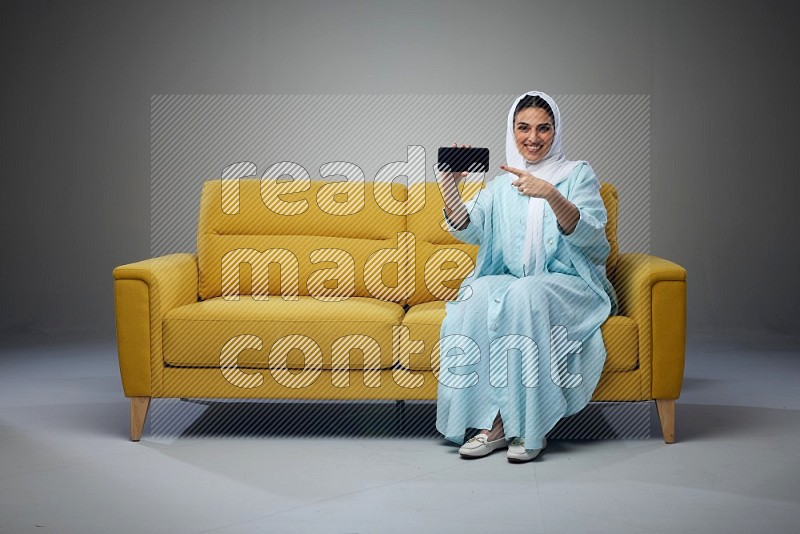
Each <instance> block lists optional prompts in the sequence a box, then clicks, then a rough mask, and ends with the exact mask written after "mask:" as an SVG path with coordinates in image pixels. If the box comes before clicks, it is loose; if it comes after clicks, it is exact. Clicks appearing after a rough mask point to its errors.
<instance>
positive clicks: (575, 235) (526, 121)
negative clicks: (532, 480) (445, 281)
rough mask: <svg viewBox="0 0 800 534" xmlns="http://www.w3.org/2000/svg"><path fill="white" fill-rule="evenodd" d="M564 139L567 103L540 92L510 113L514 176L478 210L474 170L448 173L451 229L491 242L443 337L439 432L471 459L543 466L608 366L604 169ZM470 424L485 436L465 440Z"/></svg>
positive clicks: (486, 192) (481, 196) (496, 183)
mask: <svg viewBox="0 0 800 534" xmlns="http://www.w3.org/2000/svg"><path fill="white" fill-rule="evenodd" d="M561 134H562V131H561V117H560V114H559V110H558V106H557V105H556V103H555V102H554V101H553V99H552V98H550V97H549V96H548V95H546V94H544V93H541V92H539V91H531V92H528V93H526V94H524V95H521V96H520V97H518V98H517V99H516V101H515V102H514V104H513V105H512V106H511V109H510V110H509V114H508V122H507V133H506V162H507V165H501V169H503V170H505V171H507V172H506V173H504V174H502V175H500V176H498V177H497V178H495V179H494V180H493V181H492V182H491V183H489V184H488V185H487V186H486V187H485V188H484V189H482V190H481V191H480V193H478V194H477V196H476V198H474V199H473V200H470V201H469V202H468V203H467V204H464V202H462V200H461V198H460V195H459V193H458V189H457V184H458V181H459V180H460V179H461V178H463V177H464V176H465V175H466V173H446V172H442V171H441V170H440V172H439V174H438V179H439V181H440V185H441V188H442V191H443V193H444V198H445V208H444V210H443V211H444V214H445V222H446V225H447V227H448V230H449V231H450V233H451V234H452V235H453V236H455V237H456V238H457V239H459V240H460V241H463V242H466V243H471V244H477V245H479V249H478V256H477V261H476V266H475V270H474V271H473V273H472V274H471V275H470V276H469V277H467V278H466V279H465V280H464V281H463V283H462V284H461V288H460V290H459V297H458V300H456V301H452V302H448V303H447V305H446V310H447V315H446V317H445V319H444V322H443V323H442V328H441V336H440V355H441V372H440V376H439V384H438V400H437V414H436V428H437V430H438V431H439V432H441V433H442V434H443V435H444V436H445V438H447V439H448V440H450V441H453V442H455V443H457V444H459V445H462V444H463V445H462V446H461V448H460V449H459V453H460V454H461V455H462V457H465V458H475V457H481V456H486V455H488V454H489V453H491V452H493V451H494V450H497V449H500V448H505V447H508V451H507V457H508V459H509V461H512V462H524V461H528V460H532V459H534V458H535V457H536V456H537V455H538V454H539V452H540V451H541V450H542V449H544V447H545V446H546V445H547V441H546V439H545V435H546V434H547V432H548V431H550V430H551V429H552V428H553V427H554V426H555V424H556V423H557V422H558V421H559V420H560V419H561V418H562V417H566V416H569V415H572V414H574V413H576V412H578V411H580V410H582V409H583V408H584V407H585V406H586V405H587V404H588V402H589V400H590V399H591V396H592V393H593V391H594V389H595V387H596V386H597V382H598V380H599V378H600V373H601V371H602V369H603V364H604V363H605V358H606V351H605V346H604V345H603V337H602V334H601V332H600V326H601V325H602V324H603V323H604V322H605V320H606V319H607V318H608V316H609V315H610V314H615V313H616V311H617V302H616V295H615V293H614V289H613V288H612V286H611V284H610V283H609V282H608V279H607V278H606V275H605V262H606V259H607V257H608V253H609V250H610V247H609V244H608V241H607V239H606V235H605V224H606V211H605V206H604V205H603V201H602V198H601V197H600V184H599V182H598V180H597V178H596V176H595V174H594V171H593V170H592V168H591V166H590V165H589V164H588V163H587V162H586V161H569V160H567V159H566V158H565V157H564V154H563V152H562V149H561ZM456 146H457V145H456ZM462 146H469V145H462ZM468 428H473V429H481V431H480V433H479V434H477V435H476V436H474V437H473V438H472V439H470V440H469V441H467V442H466V443H465V442H464V437H465V434H466V429H468ZM511 438H513V439H511Z"/></svg>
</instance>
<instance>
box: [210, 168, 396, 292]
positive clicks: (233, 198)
mask: <svg viewBox="0 0 800 534" xmlns="http://www.w3.org/2000/svg"><path fill="white" fill-rule="evenodd" d="M223 184H225V185H224V188H223ZM294 185H295V186H301V187H307V189H306V190H305V191H298V192H294V193H282V192H281V190H282V188H288V187H291V186H292V183H286V182H279V181H278V180H277V179H265V180H263V181H262V180H257V179H252V178H248V179H241V180H225V181H223V180H211V181H208V182H206V183H205V184H204V185H203V191H202V195H201V201H200V214H199V222H198V234H197V254H198V269H199V280H200V287H199V294H200V298H201V299H202V300H206V299H209V298H214V297H219V296H222V295H223V293H222V280H221V266H222V262H223V258H224V257H225V256H226V254H228V253H230V252H234V251H236V250H237V249H254V250H257V251H262V252H263V251H264V250H266V249H267V248H273V249H284V250H286V251H287V252H289V253H292V254H294V255H295V256H296V257H297V259H298V261H299V263H300V270H301V275H302V274H308V272H310V271H311V270H314V268H315V266H314V265H313V264H312V260H311V258H310V257H309V253H310V251H311V250H314V249H318V248H319V249H321V248H329V247H332V248H338V249H343V250H345V251H346V252H348V253H349V254H350V255H351V256H352V257H353V258H354V259H355V260H356V261H357V262H358V263H357V269H359V268H360V269H363V267H364V263H363V261H364V260H365V259H366V258H365V256H368V255H369V254H371V253H373V252H375V251H377V250H379V249H381V248H385V247H387V246H391V244H392V243H394V245H395V246H397V241H398V234H400V233H402V232H405V230H406V216H405V214H404V213H391V211H392V210H391V209H388V210H387V208H386V206H387V202H386V201H385V198H386V197H387V195H388V194H389V193H391V196H392V197H394V201H402V200H404V199H405V198H406V189H405V186H404V185H403V184H402V183H391V184H382V185H376V184H373V183H371V182H366V183H359V182H355V183H350V182H345V183H342V182H327V181H324V180H309V181H306V182H298V183H295V184H294ZM335 191H340V192H338V193H335ZM376 195H379V196H380V199H384V200H381V201H379V200H380V199H376V198H375V197H376ZM268 206H269V207H268ZM312 247H313V248H312ZM229 258H230V256H229ZM316 261H319V260H316ZM241 270H242V271H244V270H246V269H245V268H242V269H241ZM387 270H389V269H387ZM386 277H387V275H385V274H384V278H386ZM389 277H390V276H389ZM271 278H275V279H277V276H273V277H271ZM301 278H303V280H304V281H305V279H306V278H305V277H304V276H301ZM357 278H358V276H357ZM276 281H277V280H276ZM389 282H391V280H386V283H387V284H388V283H389ZM395 282H396V280H395ZM272 283H273V280H270V285H272ZM356 285H357V288H359V287H360V288H362V289H363V284H361V285H360V286H359V285H358V284H356ZM301 289H302V290H304V291H305V292H303V293H301V294H305V295H308V292H307V287H306V286H305V284H304V285H303V286H302V287H301ZM243 291H244V288H242V291H240V293H241V294H246V293H244V292H243ZM385 293H386V294H384V295H381V296H379V298H382V299H389V300H393V301H396V302H402V301H403V300H404V298H403V297H404V295H403V291H400V290H398V291H387V292H385ZM270 294H274V293H270ZM356 296H362V297H368V296H371V295H370V294H365V293H364V292H361V293H359V292H357V293H356Z"/></svg>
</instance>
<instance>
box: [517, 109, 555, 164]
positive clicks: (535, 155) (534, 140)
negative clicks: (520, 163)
mask: <svg viewBox="0 0 800 534" xmlns="http://www.w3.org/2000/svg"><path fill="white" fill-rule="evenodd" d="M554 137H555V126H554V125H553V119H551V118H550V115H549V114H548V113H547V111H546V110H544V109H542V108H524V109H521V110H519V112H518V113H517V116H516V117H515V118H514V138H515V139H516V142H517V150H519V153H520V154H522V157H523V158H525V159H526V160H528V161H529V162H531V163H536V162H537V161H539V160H541V159H542V158H543V157H545V156H546V155H547V153H548V152H550V147H551V146H552V145H553V138H554Z"/></svg>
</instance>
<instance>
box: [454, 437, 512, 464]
mask: <svg viewBox="0 0 800 534" xmlns="http://www.w3.org/2000/svg"><path fill="white" fill-rule="evenodd" d="M507 446H508V440H507V439H506V438H500V439H496V440H494V441H489V438H488V436H487V435H486V434H478V435H477V436H475V437H473V438H471V439H469V440H468V441H467V442H466V443H464V444H463V445H462V446H461V448H460V449H458V454H460V455H461V456H466V457H468V458H480V457H481V456H486V455H487V454H490V453H492V452H494V451H495V450H497V449H502V448H505V447H507Z"/></svg>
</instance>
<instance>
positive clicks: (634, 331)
mask: <svg viewBox="0 0 800 534" xmlns="http://www.w3.org/2000/svg"><path fill="white" fill-rule="evenodd" d="M445 315H446V312H445V303H444V302H426V303H425V304H418V305H417V306H412V307H411V308H409V310H408V311H407V312H406V316H405V317H404V318H403V325H404V326H406V327H408V330H409V335H410V337H411V339H412V340H423V341H424V343H425V350H424V351H423V352H422V353H419V354H411V355H410V357H409V362H408V363H405V364H404V366H406V367H408V368H409V369H411V370H414V371H427V370H430V369H431V359H432V358H433V361H434V362H436V360H438V358H439V354H438V352H437V353H436V354H431V352H432V351H433V349H434V347H435V345H436V343H437V342H438V341H439V335H440V331H441V325H442V321H444V318H445ZM600 331H601V332H602V334H603V343H604V344H605V346H606V363H605V366H604V367H603V371H604V372H624V371H632V370H634V369H636V368H637V367H638V366H639V329H638V327H637V326H636V322H635V321H634V320H633V319H631V318H629V317H624V316H622V315H613V316H611V317H609V318H608V320H606V322H605V323H603V325H602V326H601V327H600ZM401 363H403V362H401Z"/></svg>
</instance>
